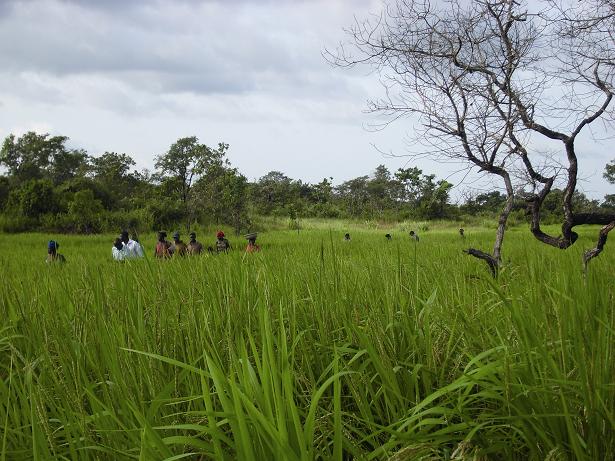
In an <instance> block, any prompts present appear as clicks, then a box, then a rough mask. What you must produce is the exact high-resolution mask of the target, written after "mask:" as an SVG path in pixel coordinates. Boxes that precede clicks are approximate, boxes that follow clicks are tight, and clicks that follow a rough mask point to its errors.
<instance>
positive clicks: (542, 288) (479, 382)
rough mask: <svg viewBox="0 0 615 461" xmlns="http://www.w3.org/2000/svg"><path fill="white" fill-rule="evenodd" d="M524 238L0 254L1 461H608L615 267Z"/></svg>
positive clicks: (585, 239)
mask: <svg viewBox="0 0 615 461" xmlns="http://www.w3.org/2000/svg"><path fill="white" fill-rule="evenodd" d="M594 233H595V232H592V231H591V230H590V231H589V232H588V233H587V234H582V235H581V237H580V239H581V240H582V241H581V242H578V243H577V245H576V248H572V249H570V250H567V251H559V250H556V249H553V248H549V247H546V246H544V245H541V244H540V243H538V242H536V241H535V240H533V239H532V237H531V236H530V235H529V234H528V233H527V231H525V230H521V229H519V230H517V229H512V230H511V231H510V232H509V234H508V236H507V241H506V243H505V262H504V266H503V269H502V271H501V274H500V276H499V277H498V279H496V280H494V279H492V278H491V276H490V275H489V273H488V271H487V270H486V268H485V267H483V265H481V264H480V263H477V261H476V260H475V259H473V258H469V257H468V256H466V255H464V254H463V253H462V249H464V248H467V246H468V245H473V246H481V245H483V246H486V245H488V244H489V239H490V232H489V231H487V230H479V229H475V230H471V229H470V230H468V232H467V237H466V240H465V241H462V240H461V239H459V236H458V235H456V234H455V232H454V231H452V230H440V231H439V230H437V229H436V230H430V231H429V232H427V233H424V234H422V235H421V240H420V242H419V243H416V242H414V241H411V240H410V239H409V238H408V237H407V235H406V234H402V233H401V232H397V233H395V232H392V234H393V239H392V240H391V241H390V242H387V241H386V240H385V238H384V233H382V232H380V231H375V230H368V229H360V228H358V229H353V231H352V241H351V242H343V241H342V235H343V234H342V233H340V232H339V231H338V230H335V231H329V230H326V229H317V230H302V231H301V232H300V233H299V234H298V233H297V232H295V231H292V230H288V231H274V232H270V233H265V234H263V235H262V236H261V237H259V243H260V244H261V245H262V251H261V252H260V253H256V254H249V255H248V254H245V253H244V252H243V251H241V248H240V246H241V245H240V242H239V241H236V242H231V243H235V246H236V247H237V248H236V249H235V250H234V251H232V252H230V253H229V254H224V255H209V254H207V255H203V256H202V257H196V258H185V259H174V260H170V261H157V260H154V259H153V258H152V257H151V253H152V252H153V244H154V239H153V236H152V237H151V238H149V239H146V240H145V242H144V246H145V248H146V251H147V253H148V257H147V258H146V259H145V260H141V261H129V262H126V263H114V262H113V261H111V257H110V251H111V241H112V239H111V237H110V236H87V237H78V236H70V237H69V236H64V237H60V238H59V241H60V242H61V248H60V249H61V250H62V253H64V254H65V255H66V258H67V263H66V264H64V265H53V264H51V265H47V264H45V263H44V262H43V260H44V256H45V255H44V249H45V242H46V240H47V239H48V238H49V237H48V236H44V235H38V234H31V235H14V236H8V235H3V236H0V266H1V267H2V275H3V280H2V288H1V289H0V319H2V322H1V323H0V460H2V461H4V460H13V459H37V460H38V459H71V460H72V459H103V460H104V459H108V460H117V459H143V460H158V459H160V460H163V459H164V460H176V459H195V460H200V459H243V460H252V459H257V460H269V459H283V460H286V459H288V460H312V459H334V460H342V459H365V460H372V459H391V460H398V461H401V460H414V459H424V460H440V459H447V460H462V459H484V460H487V459H489V460H506V459H519V460H525V459H530V460H568V459H569V460H573V459H576V460H597V459H609V458H611V457H612V456H613V453H615V373H614V371H615V367H614V365H613V358H614V354H615V341H614V339H615V314H614V309H613V307H614V305H615V302H614V297H615V253H614V252H613V248H612V247H610V246H608V245H607V249H606V251H605V252H604V254H603V255H601V256H600V258H598V259H597V260H596V261H595V262H592V265H591V267H590V271H589V273H588V274H587V275H586V276H583V274H582V270H581V264H580V261H581V252H582V250H583V248H585V247H590V246H591V243H592V242H591V238H592V235H593V234H594Z"/></svg>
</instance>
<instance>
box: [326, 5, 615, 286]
mask: <svg viewBox="0 0 615 461" xmlns="http://www.w3.org/2000/svg"><path fill="white" fill-rule="evenodd" d="M532 5H533V6H535V3H532ZM545 5H546V4H543V6H545ZM348 32H349V34H350V39H351V40H350V43H349V44H346V45H341V46H340V47H339V48H338V49H337V50H336V52H328V53H327V56H328V58H329V59H330V61H332V62H333V63H334V64H335V65H338V66H345V67H349V66H355V65H358V64H367V65H371V66H373V67H374V68H375V69H376V70H377V71H378V72H379V74H380V76H381V79H382V82H383V84H384V85H385V88H386V97H385V98H381V99H379V100H375V101H372V102H371V103H370V106H369V107H370V109H371V110H372V111H376V112H381V113H384V114H387V115H388V116H389V117H390V120H395V119H398V118H400V117H403V116H405V115H409V114H414V115H417V116H418V118H419V119H420V121H421V129H420V130H419V136H420V138H421V140H423V141H425V142H427V143H428V145H429V146H430V148H429V149H428V152H427V154H428V155H430V156H432V157H433V158H439V159H444V160H446V159H448V160H450V159H453V160H458V161H459V160H460V161H464V162H467V164H468V165H469V166H470V167H476V168H478V169H479V170H480V171H483V172H485V173H488V174H490V175H495V176H497V177H499V178H500V179H501V181H502V182H503V185H504V189H505V190H506V193H507V198H508V200H507V202H506V204H505V206H504V208H503V210H502V212H501V214H500V219H499V223H498V230H497V233H496V239H495V242H494V247H493V251H492V253H486V252H484V251H481V250H477V249H473V248H470V249H468V250H467V253H469V254H471V255H473V256H476V257H478V258H481V259H483V260H485V261H486V262H487V264H488V265H489V267H490V269H491V271H492V273H493V274H494V275H495V274H496V273H497V270H498V267H499V265H500V263H501V248H502V243H503V239H504V231H505V226H506V221H507V218H508V215H509V213H510V211H511V209H512V205H513V199H514V191H515V190H517V189H519V188H523V187H525V186H528V183H527V182H525V183H524V179H523V178H526V179H527V181H528V182H529V185H530V186H531V190H532V191H533V193H532V196H531V199H530V200H529V210H530V212H531V218H532V219H531V231H532V233H533V235H534V236H535V237H536V238H537V239H538V240H540V241H541V242H543V243H546V244H549V245H553V246H555V247H557V248H562V249H564V248H568V247H569V246H570V245H572V244H573V243H574V241H575V240H576V238H577V235H576V233H574V232H573V231H572V229H573V227H574V226H577V225H579V224H608V225H610V224H609V223H611V222H612V221H615V217H614V216H605V215H596V214H587V213H577V214H575V213H574V212H573V210H572V196H573V193H574V192H575V190H576V187H577V175H578V159H577V155H576V152H575V141H576V139H577V137H578V135H579V134H580V133H581V132H582V131H583V130H584V129H585V128H586V127H587V126H589V125H590V124H592V123H594V122H595V121H596V120H598V119H600V118H604V117H605V115H606V113H607V110H608V109H609V107H610V104H611V99H612V72H611V71H612V68H609V67H608V66H607V65H604V63H602V62H601V61H600V60H599V59H597V57H596V56H594V55H592V53H589V52H588V50H587V49H588V47H589V44H585V43H584V44H583V46H581V45H579V48H575V46H574V45H575V41H574V40H575V37H574V36H573V35H571V34H569V33H568V34H566V33H565V32H566V31H565V30H564V28H562V22H561V15H560V14H557V15H556V14H549V13H548V11H547V10H544V11H539V10H537V11H529V10H528V7H527V5H523V4H520V3H519V2H516V1H514V0H474V1H472V2H461V1H458V0H449V1H446V2H442V3H440V4H439V6H438V7H434V6H432V5H431V3H430V2H428V1H418V0H417V1H415V0H397V1H395V2H392V3H391V4H388V5H386V6H385V8H384V10H383V12H382V13H381V14H380V15H379V16H376V17H374V18H372V19H371V20H367V21H363V22H359V21H357V22H355V24H354V25H353V26H352V27H351V28H350V29H349V31H348ZM581 48H584V49H583V51H582V52H581V51H580V50H581ZM576 51H579V53H576V54H575V52H576ZM549 124H551V126H550V125H549ZM540 137H544V138H546V139H547V140H550V141H557V142H560V143H561V144H562V148H561V151H562V153H563V155H562V159H561V160H560V162H561V163H563V164H564V166H563V168H562V167H561V165H560V162H558V161H556V162H546V164H544V165H541V166H540V168H539V167H537V165H538V164H539V163H541V162H544V161H545V160H546V159H544V158H543V157H541V156H540V155H538V153H537V152H536V151H534V150H532V148H531V146H532V145H533V144H532V141H534V142H535V140H536V138H540ZM561 172H563V173H564V174H563V175H561V174H560V173H561ZM560 176H561V177H560ZM556 181H563V182H564V184H565V187H564V194H563V199H562V208H563V211H564V222H563V223H562V234H561V235H559V236H557V237H554V236H550V235H548V234H546V233H545V232H544V231H543V230H542V229H541V227H540V209H541V206H542V204H543V202H544V200H545V198H546V197H547V195H548V194H549V193H550V192H551V190H552V188H553V185H554V184H555V183H556ZM611 228H612V227H611ZM609 230H610V229H609V228H608V226H605V228H603V232H602V233H601V236H600V238H604V239H606V234H608V231H609ZM594 250H596V249H594ZM592 251H593V250H590V251H588V252H586V257H585V258H586V259H585V260H586V261H588V260H589V259H591V257H593V256H595V253H596V251H593V252H592ZM597 253H599V251H598V252H597Z"/></svg>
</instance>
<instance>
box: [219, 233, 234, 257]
mask: <svg viewBox="0 0 615 461" xmlns="http://www.w3.org/2000/svg"><path fill="white" fill-rule="evenodd" d="M216 238H217V240H216V253H222V252H225V253H226V252H227V251H228V250H230V249H231V244H230V243H229V241H228V240H227V239H226V238H225V237H224V232H222V231H218V233H217V234H216Z"/></svg>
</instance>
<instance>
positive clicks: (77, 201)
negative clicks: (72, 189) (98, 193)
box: [68, 189, 103, 234]
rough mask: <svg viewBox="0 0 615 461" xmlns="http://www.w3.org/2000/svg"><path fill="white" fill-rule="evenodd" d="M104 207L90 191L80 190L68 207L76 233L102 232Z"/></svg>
mask: <svg viewBox="0 0 615 461" xmlns="http://www.w3.org/2000/svg"><path fill="white" fill-rule="evenodd" d="M102 211H103V205H102V202H101V201H100V200H97V199H96V198H95V197H94V192H92V190H90V189H85V190H80V191H79V192H76V193H75V195H74V196H73V200H72V201H71V202H70V204H69V205H68V217H69V219H70V220H71V221H72V222H73V223H74V226H75V231H77V232H81V233H86V234H89V233H93V232H100V230H101V227H102V226H101V220H100V218H101V215H102Z"/></svg>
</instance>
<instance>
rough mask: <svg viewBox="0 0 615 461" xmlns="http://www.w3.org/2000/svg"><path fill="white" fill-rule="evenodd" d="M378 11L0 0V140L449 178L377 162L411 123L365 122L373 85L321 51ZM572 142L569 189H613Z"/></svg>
mask: <svg viewBox="0 0 615 461" xmlns="http://www.w3.org/2000/svg"><path fill="white" fill-rule="evenodd" d="M380 9H381V1H380V0H175V1H170V0H169V1H147V0H43V1H38V0H24V1H11V0H0V56H2V62H1V67H0V137H2V138H4V137H5V136H7V135H8V134H9V133H15V134H17V135H19V134H22V133H24V132H26V131H28V130H34V131H38V132H49V133H52V134H62V135H65V136H68V137H70V139H71V141H70V142H71V146H72V147H80V148H84V149H86V150H87V151H88V152H89V153H90V154H92V155H100V154H102V153H103V152H105V151H115V152H123V153H127V154H130V155H132V156H133V157H134V158H135V160H136V161H137V163H138V166H139V167H140V168H152V167H153V163H154V156H155V155H158V154H161V153H163V152H165V151H166V150H167V149H168V147H169V146H170V145H171V144H172V143H173V142H174V141H176V140H177V139H178V138H180V137H183V136H192V135H194V136H197V137H198V138H199V139H200V140H201V141H202V142H204V143H205V144H208V145H216V144H217V143H218V142H221V141H223V142H226V143H228V144H230V151H229V158H230V160H231V163H232V164H233V166H236V167H238V168H239V170H240V171H241V172H243V173H244V174H245V175H246V176H248V177H249V178H250V179H256V178H258V177H260V176H262V175H264V174H266V173H267V172H268V171H271V170H279V171H282V172H284V173H285V174H287V175H288V176H290V177H292V178H296V179H302V180H305V181H309V182H315V181H320V180H322V178H323V177H329V176H332V177H333V178H334V182H335V183H340V182H342V181H344V180H347V179H350V178H353V177H356V176H360V175H364V174H368V173H370V172H371V171H373V169H374V168H375V167H376V166H377V165H378V164H380V163H383V164H385V165H387V166H388V167H389V168H390V169H391V171H394V170H396V169H397V168H399V167H403V166H409V165H418V166H420V167H422V168H423V169H424V170H425V172H426V173H435V174H437V175H438V177H439V178H445V177H446V178H448V179H449V181H451V182H453V183H455V184H460V183H461V182H462V179H463V178H464V177H465V174H463V173H454V172H455V171H456V170H458V169H459V166H452V165H441V164H437V163H431V162H428V161H425V160H422V161H420V162H419V161H414V160H410V161H409V159H408V158H394V157H388V156H383V154H381V153H380V151H384V152H391V153H394V154H397V155H403V154H405V153H406V152H407V148H408V147H407V143H405V142H404V136H405V134H406V133H411V132H412V121H411V120H402V121H399V122H396V123H395V124H393V125H391V126H389V127H387V128H386V129H385V130H383V131H373V130H370V129H367V127H368V126H369V125H371V124H373V123H374V122H377V120H376V119H375V118H374V116H373V115H369V114H366V113H365V112H364V111H365V107H366V100H367V99H368V98H369V97H370V96H374V95H378V94H381V91H382V90H381V87H380V85H379V83H378V79H377V78H376V77H375V76H374V75H369V74H368V73H367V69H362V70H357V71H348V70H342V69H336V68H332V67H331V66H330V65H329V64H327V62H326V61H325V60H324V59H323V57H322V51H323V49H324V47H325V46H328V47H335V45H336V43H338V42H339V41H340V40H343V39H344V32H343V30H342V29H343V28H344V27H347V26H348V25H350V24H351V23H352V21H353V18H354V16H355V15H356V16H358V17H365V16H366V15H367V14H369V13H370V12H378V11H380ZM583 147H584V149H583V152H582V154H580V156H581V157H584V158H582V162H581V163H582V169H581V175H582V176H583V178H584V179H585V181H583V182H582V183H581V187H582V189H583V190H584V191H585V192H586V193H588V194H589V195H590V196H592V197H596V198H601V197H602V196H603V195H604V194H606V193H607V192H608V191H609V188H611V189H612V186H609V185H608V184H607V183H606V182H605V181H604V180H603V179H602V171H603V170H604V165H605V164H606V163H607V162H608V161H609V160H610V159H612V158H614V157H615V154H614V151H613V142H612V140H608V141H602V142H600V143H598V142H595V141H593V140H590V139H589V138H588V139H586V140H585V141H584V143H583ZM408 162H410V163H408ZM472 178H473V177H472V176H470V177H468V178H467V179H466V184H465V185H464V184H461V185H460V186H458V188H457V189H456V191H455V194H454V195H455V197H458V196H459V193H460V191H461V189H463V188H466V187H473V186H475V185H476V183H474V182H473V181H472ZM611 192H612V191H611Z"/></svg>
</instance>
